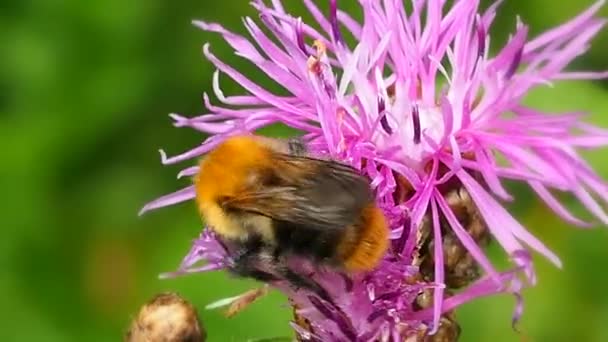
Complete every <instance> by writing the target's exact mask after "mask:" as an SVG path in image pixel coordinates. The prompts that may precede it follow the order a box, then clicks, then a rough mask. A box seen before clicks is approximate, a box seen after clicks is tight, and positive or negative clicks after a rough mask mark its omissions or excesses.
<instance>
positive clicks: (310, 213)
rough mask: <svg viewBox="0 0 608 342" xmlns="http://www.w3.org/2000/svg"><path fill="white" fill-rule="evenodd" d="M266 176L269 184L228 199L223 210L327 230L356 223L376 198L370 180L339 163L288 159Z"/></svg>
mask: <svg viewBox="0 0 608 342" xmlns="http://www.w3.org/2000/svg"><path fill="white" fill-rule="evenodd" d="M265 172H269V173H271V174H272V175H271V177H265V178H266V179H268V180H267V181H261V184H256V185H252V186H251V187H250V188H249V189H247V190H246V191H243V192H242V193H241V194H239V195H237V196H234V197H231V198H229V199H226V201H224V202H223V206H224V207H225V208H226V209H227V210H241V211H247V212H254V213H256V214H259V215H264V216H267V217H270V218H272V219H275V220H279V221H284V222H289V223H292V224H295V225H300V226H305V227H308V228H313V229H319V230H327V229H343V228H345V227H346V226H348V225H351V224H353V223H355V222H356V220H357V219H358V217H359V216H360V214H361V210H362V209H363V208H364V207H365V206H366V205H367V204H368V203H369V202H370V201H372V199H373V197H372V193H371V190H370V186H369V182H368V181H367V179H366V178H365V177H363V176H361V175H359V174H358V173H357V171H356V170H354V169H353V168H351V167H348V166H345V165H342V164H339V163H337V162H334V161H328V160H319V159H312V158H307V157H300V156H284V157H283V158H282V159H280V160H279V161H277V163H276V165H275V166H273V168H272V170H267V171H265ZM262 179H264V177H262Z"/></svg>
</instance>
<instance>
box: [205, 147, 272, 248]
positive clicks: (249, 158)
mask: <svg viewBox="0 0 608 342" xmlns="http://www.w3.org/2000/svg"><path fill="white" fill-rule="evenodd" d="M270 153H271V151H270V150H269V149H268V148H267V147H265V146H264V145H263V144H260V143H259V141H258V140H257V139H256V138H255V137H248V136H242V137H234V138H230V139H228V140H226V141H225V142H223V143H222V144H220V145H219V146H218V147H217V148H216V149H215V150H213V151H211V152H209V153H208V154H207V155H206V156H205V157H204V158H203V159H202V160H201V162H200V164H199V166H200V170H199V172H198V174H197V176H196V178H195V180H194V183H195V189H196V202H197V204H198V208H199V211H200V212H201V214H202V215H203V216H204V217H205V220H206V222H207V224H209V225H210V226H212V227H213V229H214V230H215V231H216V232H217V233H219V234H220V235H222V236H224V237H227V238H231V239H246V238H247V236H248V234H249V232H247V231H245V230H243V228H242V224H240V223H239V222H236V221H235V220H234V219H231V218H229V217H228V216H227V215H226V213H225V212H224V211H223V210H222V208H220V207H219V205H218V204H217V200H218V199H219V198H221V197H231V196H234V195H236V194H238V193H239V192H240V191H242V189H243V187H244V186H245V185H246V183H245V182H247V181H255V180H249V179H248V177H250V176H251V175H252V174H253V173H252V169H255V168H262V167H266V166H267V165H268V163H269V162H270V161H271V158H270ZM244 219H249V220H254V221H258V222H257V223H258V225H256V226H258V227H260V233H261V234H262V235H263V236H265V237H267V238H268V239H271V238H272V237H271V236H268V235H269V234H271V230H270V220H269V219H268V218H265V217H260V216H259V215H255V216H254V215H252V216H251V217H246V218H244ZM240 222H242V221H240Z"/></svg>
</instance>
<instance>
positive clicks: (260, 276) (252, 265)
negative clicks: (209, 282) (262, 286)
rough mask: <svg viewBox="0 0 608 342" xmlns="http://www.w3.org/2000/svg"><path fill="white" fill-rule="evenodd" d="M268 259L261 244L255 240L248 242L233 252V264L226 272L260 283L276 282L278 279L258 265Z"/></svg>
mask: <svg viewBox="0 0 608 342" xmlns="http://www.w3.org/2000/svg"><path fill="white" fill-rule="evenodd" d="M265 259H268V256H267V255H266V252H265V251H264V248H263V244H262V243H260V242H259V241H257V240H252V241H248V242H247V243H246V244H244V245H243V247H242V248H241V249H240V250H238V251H236V252H235V256H233V258H232V260H233V264H232V266H230V267H229V268H228V270H229V271H230V272H232V273H234V274H236V275H238V276H241V277H245V278H252V279H255V280H258V281H261V282H265V283H268V282H272V281H278V280H280V278H278V277H277V276H275V275H273V274H272V273H270V272H266V271H263V270H261V269H260V268H259V265H260V264H261V263H263V262H264V260H265Z"/></svg>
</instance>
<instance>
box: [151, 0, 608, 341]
mask: <svg viewBox="0 0 608 342" xmlns="http://www.w3.org/2000/svg"><path fill="white" fill-rule="evenodd" d="M359 2H360V5H361V7H362V10H363V23H358V22H357V21H355V20H354V19H353V18H351V17H350V16H349V15H348V14H346V13H344V12H342V11H340V10H338V8H337V1H336V0H333V1H330V11H329V15H328V16H325V15H323V14H322V12H321V11H320V10H319V8H317V6H316V5H314V3H313V2H312V1H311V0H304V4H305V5H306V7H307V8H308V10H309V12H310V13H311V14H312V16H313V18H314V20H315V21H316V23H314V25H312V24H311V25H309V24H307V23H304V22H303V21H302V20H301V19H300V18H298V17H294V16H292V15H290V14H288V13H287V12H286V11H285V10H284V8H283V7H282V5H281V1H279V0H273V1H272V5H271V6H269V5H267V4H265V3H264V2H263V1H261V0H256V1H253V2H252V5H253V6H254V7H255V8H256V10H257V11H258V12H259V15H260V20H261V22H262V24H263V26H264V27H263V28H264V29H262V28H261V27H260V26H258V24H256V22H255V21H254V20H252V19H251V18H245V19H244V25H245V27H246V29H247V31H248V33H249V35H250V37H249V38H247V37H244V36H241V35H238V34H236V33H233V32H230V31H228V30H226V29H225V28H223V27H222V26H221V25H219V24H214V23H207V22H202V21H195V22H194V24H195V25H196V26H198V27H200V28H201V29H203V30H205V31H211V32H216V33H219V34H221V35H222V37H223V38H224V39H225V40H226V42H228V44H230V46H231V47H232V48H233V49H234V51H235V53H236V54H237V55H238V56H240V57H242V58H243V59H245V60H247V61H249V62H250V63H252V64H253V65H255V66H256V67H257V68H258V69H259V70H260V71H261V72H262V74H265V75H266V76H267V77H268V78H269V79H272V80H274V81H275V82H277V83H278V84H280V85H281V86H282V87H283V88H284V89H285V90H286V91H287V93H288V94H287V95H277V94H274V93H271V92H270V91H268V90H266V89H264V88H263V87H262V86H260V85H258V84H256V82H254V81H253V80H251V79H248V78H247V77H246V76H244V75H243V74H242V73H240V72H239V71H238V70H237V69H235V68H233V67H231V66H229V65H227V64H225V63H224V62H222V61H221V60H220V59H219V58H217V57H216V56H215V55H214V54H213V53H212V52H211V49H210V46H209V44H205V45H204V48H203V52H204V55H205V57H206V58H207V59H208V60H209V61H211V63H213V64H214V66H215V67H216V68H217V71H216V72H215V74H214V77H213V90H214V93H215V96H216V97H217V98H218V99H219V101H220V102H221V103H222V104H223V105H221V106H217V105H214V104H212V103H211V101H210V99H209V97H208V95H207V94H205V95H204V102H205V106H206V108H207V109H208V110H209V113H208V114H205V115H201V116H197V117H192V118H186V117H183V116H181V115H177V114H172V115H171V117H172V118H173V120H174V125H175V126H176V127H190V128H193V129H195V130H197V131H200V132H203V133H206V134H209V138H207V139H206V140H205V141H204V142H203V143H202V144H201V145H200V146H198V147H196V148H194V149H192V150H190V151H187V152H185V153H183V154H180V155H177V156H174V157H170V158H169V157H167V156H166V154H165V153H164V152H163V151H161V156H162V162H163V164H175V163H178V162H182V161H186V160H189V159H192V158H197V157H199V156H201V155H203V154H204V153H206V152H208V151H209V150H211V149H213V148H214V147H215V146H216V145H217V144H218V143H220V142H222V141H223V140H224V139H226V138H227V137H229V136H233V135H239V134H243V133H248V132H252V131H254V130H256V129H258V128H261V127H264V126H267V125H270V124H274V123H282V124H285V125H287V126H290V127H292V128H295V129H298V130H300V131H302V132H304V133H303V139H304V141H305V142H306V143H307V145H308V146H309V148H310V149H311V151H312V152H313V153H314V154H316V155H325V156H330V157H331V158H334V159H336V160H340V161H342V162H345V163H348V164H350V165H352V166H353V167H355V168H357V169H359V170H360V171H361V172H362V173H364V174H366V175H367V176H368V177H369V178H370V179H371V182H372V186H373V188H374V189H375V192H376V195H377V201H378V203H379V205H380V206H381V208H382V209H383V210H384V211H385V213H386V215H387V217H388V218H389V220H390V222H391V228H392V236H391V238H392V240H393V246H392V247H393V248H392V251H391V253H389V254H388V255H387V256H386V258H385V260H384V261H383V262H382V264H381V266H380V267H379V268H378V269H377V270H376V271H374V272H372V273H370V274H367V275H362V276H356V277H354V278H353V279H345V278H344V277H342V276H340V275H337V274H334V273H331V272H326V273H325V272H323V273H319V274H315V275H314V276H313V278H314V279H315V280H317V281H318V282H319V283H320V284H321V285H323V286H324V288H326V289H327V291H328V292H329V293H330V295H331V296H332V299H333V303H328V302H325V301H321V300H319V299H317V298H316V297H310V296H309V295H307V294H306V293H303V291H300V292H294V291H293V290H292V289H291V288H290V287H289V286H286V285H285V284H275V285H277V286H278V287H279V288H281V289H282V290H283V291H284V292H285V293H286V294H287V295H288V296H289V298H290V300H291V302H292V303H293V305H294V307H295V308H297V310H298V313H297V316H298V317H305V318H306V319H307V321H308V322H310V327H302V326H301V325H298V324H297V323H294V328H295V329H296V332H297V333H298V335H299V336H300V338H304V337H309V339H311V340H320V341H333V340H336V341H338V340H345V339H346V340H357V341H372V340H374V341H375V340H387V339H390V337H393V338H395V340H400V341H401V340H404V339H405V338H414V339H415V338H416V336H420V334H421V333H422V334H424V333H426V332H430V333H433V332H435V331H436V330H437V329H438V328H439V322H440V320H441V317H442V315H443V314H445V313H447V312H449V311H450V310H453V309H454V308H455V307H457V306H458V305H460V304H462V303H464V302H467V301H469V300H471V299H474V298H477V297H480V296H485V295H491V294H495V293H504V292H508V293H513V294H515V295H516V297H517V298H520V296H519V290H520V289H521V287H522V286H524V285H525V284H532V285H533V284H535V281H536V279H535V275H534V270H533V265H532V261H531V258H530V255H529V252H528V251H530V250H531V251H535V252H538V253H540V254H542V255H544V256H545V257H546V258H547V259H549V260H550V261H551V262H552V263H554V264H555V265H557V266H558V267H559V266H561V262H560V260H559V258H558V257H557V256H556V255H555V254H554V253H553V252H552V251H551V250H550V249H549V248H548V247H546V246H545V245H544V244H543V243H542V242H541V241H540V240H538V239H537V238H536V237H534V236H533V235H532V234H531V233H529V232H528V230H527V229H526V228H524V227H523V226H522V225H521V224H520V223H519V222H518V221H517V220H516V219H515V218H514V217H512V216H511V215H510V214H509V213H508V212H507V210H505V208H504V207H503V205H502V204H501V201H511V200H512V199H513V197H512V196H511V194H509V193H508V191H507V190H506V189H505V188H504V187H503V186H502V181H503V180H507V179H509V180H516V181H520V182H525V183H527V184H528V185H529V186H530V188H531V189H532V190H533V191H534V192H535V193H536V194H538V196H539V198H541V199H542V200H543V201H544V202H545V203H546V204H547V205H548V206H549V207H550V208H551V209H552V210H553V211H554V212H555V213H556V214H557V215H559V216H560V217H562V218H563V219H564V220H565V221H567V222H569V223H572V224H573V225H576V226H581V227H588V226H590V225H591V224H592V222H588V221H584V220H582V219H580V218H578V217H575V216H574V215H573V214H572V213H571V212H570V211H569V210H568V209H567V208H566V207H565V206H564V205H563V204H562V203H561V202H560V201H559V200H558V199H557V198H556V196H555V195H554V192H555V191H560V192H566V193H570V194H572V195H573V196H574V197H576V198H577V199H578V201H580V202H581V203H582V204H584V206H585V207H586V208H587V209H588V211H589V212H590V213H591V214H592V215H593V216H594V217H595V218H596V219H597V220H599V221H601V222H602V223H604V224H608V215H607V214H606V212H605V211H604V210H603V209H602V204H603V203H605V202H608V185H607V184H606V183H605V182H604V181H603V180H602V179H600V177H599V176H598V175H597V174H596V173H595V172H594V171H593V169H592V168H591V167H590V166H589V164H587V163H586V162H585V161H584V160H583V159H582V158H581V157H580V156H579V154H578V152H577V151H578V150H579V149H590V148H598V147H601V146H604V145H607V144H608V131H606V130H602V129H600V128H598V127H594V126H591V125H589V124H586V123H583V122H581V121H580V119H581V117H582V116H583V115H582V113H577V112H574V113H545V112H541V111H539V110H536V109H534V108H530V107H527V106H525V105H524V104H522V98H523V97H524V96H525V95H526V94H527V93H528V92H529V91H530V90H531V89H533V88H535V87H538V86H545V85H547V84H551V82H553V81H555V80H568V79H598V78H604V77H607V76H608V72H597V73H596V72H570V71H564V68H565V67H566V66H567V65H568V64H569V63H570V62H571V61H572V60H573V59H574V58H575V57H577V56H579V55H580V54H582V53H583V52H585V51H586V50H587V48H588V45H589V42H590V40H591V38H593V36H594V35H595V34H596V33H597V32H598V31H599V30H600V29H601V28H602V27H603V25H604V23H605V21H604V19H598V18H597V17H596V13H597V11H598V10H599V8H600V7H601V6H602V5H603V1H599V2H597V3H595V4H594V5H593V6H591V7H590V8H589V9H587V10H586V11H584V12H583V13H581V14H579V15H578V16H576V17H575V18H573V19H571V20H570V21H568V22H566V23H564V24H562V25H561V26H558V27H556V28H553V29H551V30H549V31H547V32H545V33H543V34H541V35H540V36H538V37H536V38H533V39H530V38H529V37H528V27H527V26H525V25H524V24H523V23H522V22H520V21H519V20H518V21H517V24H516V28H515V33H514V34H513V35H512V36H511V37H510V39H509V40H508V42H507V43H506V45H505V46H504V47H502V48H501V49H499V50H498V53H497V54H495V55H490V43H491V40H490V37H489V36H488V32H489V30H490V27H491V25H492V22H493V19H494V17H495V14H496V9H497V7H498V5H499V3H500V1H498V2H496V3H494V4H493V5H492V6H490V7H489V8H488V9H486V10H485V11H483V12H479V8H478V7H479V3H478V2H479V1H476V0H470V1H464V0H461V1H455V2H454V4H453V5H451V6H450V7H449V8H444V7H445V2H446V1H445V0H428V1H423V0H417V1H412V4H413V6H412V11H411V13H407V12H406V9H405V7H404V4H403V1H402V0H386V1H379V0H365V1H359ZM315 26H316V27H318V29H317V28H315ZM342 30H347V31H349V33H350V34H352V36H354V37H355V38H356V41H357V43H356V45H354V46H348V45H347V43H346V42H345V40H344V39H343V35H342ZM220 74H225V75H227V76H228V77H230V78H231V79H233V80H234V81H236V82H237V83H238V84H240V85H241V86H242V87H243V88H244V89H245V90H246V91H247V93H246V94H244V95H238V96H225V95H224V93H223V92H222V90H221V88H220V85H219V84H220V80H219V77H220ZM438 89H439V90H438ZM196 172H197V167H190V168H187V169H185V170H183V171H182V172H180V173H179V176H178V177H182V176H192V175H194V174H196ZM458 189H461V190H462V191H464V193H465V194H466V195H467V196H469V197H470V200H471V203H473V206H474V207H475V208H476V210H477V213H478V214H479V217H480V220H481V222H483V223H484V225H485V227H486V228H487V230H488V231H489V233H490V235H491V236H492V238H493V239H494V240H496V241H497V242H498V243H499V244H500V245H501V246H502V247H503V248H504V250H505V251H506V252H507V254H508V256H509V257H510V259H511V260H512V261H513V264H514V267H513V268H512V269H511V270H507V271H499V270H497V269H496V268H495V267H494V266H493V265H492V264H491V262H490V261H489V260H488V258H487V257H486V256H485V254H484V253H483V251H482V248H481V247H482V246H480V243H479V239H477V238H476V237H475V236H473V235H474V234H473V233H472V232H471V231H469V230H468V229H467V226H466V225H465V224H464V223H463V222H462V220H461V219H460V218H459V217H458V215H457V213H456V210H454V207H453V206H452V205H451V204H450V203H449V201H448V196H447V194H448V193H449V191H452V190H458ZM194 197H195V192H194V188H193V187H192V186H190V187H187V188H185V189H182V190H180V191H178V192H175V193H173V194H170V195H167V196H164V197H161V198H159V199H157V200H155V201H153V202H151V203H149V204H148V205H146V206H145V207H144V208H143V209H142V213H143V212H145V211H148V210H151V209H155V208H159V207H164V206H168V205H172V204H175V203H178V202H182V201H186V200H190V199H192V198H194ZM444 226H447V227H448V228H447V229H444ZM425 234H426V235H428V236H432V241H433V242H434V244H433V245H432V248H431V247H429V250H432V252H430V255H429V256H426V258H427V259H429V258H431V259H432V264H431V269H432V271H431V275H432V277H433V279H430V280H429V279H428V277H421V276H420V274H419V273H420V267H422V266H421V265H420V260H419V259H420V256H419V254H420V253H423V251H421V244H422V242H423V240H424V238H423V236H424V235H425ZM442 236H443V238H442ZM451 237H454V239H455V240H456V241H459V244H461V245H462V246H463V247H464V248H465V250H466V251H467V253H468V254H469V256H470V257H471V258H472V259H471V260H472V261H474V262H475V263H476V264H478V265H479V266H480V268H481V269H482V271H483V276H482V277H481V278H480V279H478V280H476V281H475V282H473V283H471V284H470V285H469V286H467V287H466V288H465V289H463V290H462V291H460V292H458V293H457V294H455V295H451V296H448V294H446V293H444V292H445V290H446V288H448V289H449V286H446V283H447V280H448V279H447V277H449V275H448V274H447V273H446V268H447V266H448V264H449V261H448V256H447V255H444V254H445V253H446V250H445V247H444V248H442V246H444V245H443V243H442V241H444V240H446V239H448V238H451ZM429 246H430V245H429ZM199 261H205V262H206V263H207V264H206V265H205V266H203V267H201V268H192V267H193V266H194V264H195V263H198V262H199ZM229 263H230V252H229V250H228V249H227V247H226V246H222V245H221V244H220V243H218V242H217V241H216V240H215V239H214V237H213V234H212V233H210V232H209V231H205V232H203V234H202V235H201V237H200V238H199V239H198V240H196V241H195V242H194V247H193V249H192V251H191V252H190V253H189V254H188V256H187V257H186V258H185V260H184V262H183V264H182V266H181V267H180V271H179V272H181V273H183V272H193V271H194V272H196V271H207V270H214V269H219V268H222V267H224V266H226V265H228V264H229ZM179 272H178V273H179ZM430 290H432V292H433V296H432V298H433V299H432V301H433V302H432V303H433V304H432V305H431V307H427V308H423V309H420V308H417V307H416V305H415V302H416V299H417V297H418V296H419V295H420V293H421V292H424V291H430ZM520 314H521V303H519V304H518V308H517V310H516V313H515V318H517V317H519V315H520Z"/></svg>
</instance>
